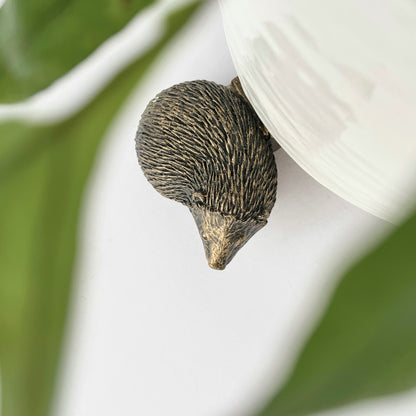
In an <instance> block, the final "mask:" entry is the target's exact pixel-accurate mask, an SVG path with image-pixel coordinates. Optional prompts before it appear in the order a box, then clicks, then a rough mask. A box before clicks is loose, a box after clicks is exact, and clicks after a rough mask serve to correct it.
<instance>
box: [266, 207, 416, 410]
mask: <svg viewBox="0 0 416 416" xmlns="http://www.w3.org/2000/svg"><path fill="white" fill-rule="evenodd" d="M415 386H416V214H415V215H413V216H412V217H411V218H410V219H409V220H408V221H407V222H406V223H404V224H403V225H402V226H401V227H400V228H398V229H397V230H395V231H394V232H393V233H392V234H391V235H390V236H389V237H388V238H387V239H386V240H385V241H384V242H383V243H381V244H380V245H379V246H378V247H377V248H376V249H375V250H373V251H372V252H371V253H370V254H368V255H367V256H366V257H364V258H363V259H362V260H361V261H360V262H358V263H357V264H356V265H355V266H354V267H352V268H351V269H350V270H349V271H348V272H347V273H346V274H345V276H344V277H343V278H342V280H341V281H340V283H339V285H338V287H337V289H336V291H335V293H334V295H333V297H332V299H331V300H330V303H329V306H328V308H327V310H326V312H325V313H324V315H323V317H322V319H321V321H320V323H319V324H318V326H317V328H316V329H315V330H314V332H313V333H312V336H311V337H310V339H309V340H308V342H307V343H306V345H305V347H304V348H303V351H302V352H301V354H300V356H299V358H298V360H297V362H296V365H295V367H294V370H293V372H292V374H291V375H290V377H289V379H288V380H287V382H286V383H285V385H284V386H283V388H282V389H281V390H280V391H279V392H278V393H277V395H276V396H275V398H274V399H273V400H272V401H271V402H270V403H269V404H268V406H267V407H266V408H265V409H264V410H263V411H262V412H260V413H259V415H261V416H295V415H296V416H301V415H302V416H303V415H309V414H311V413H313V412H317V411H321V410H325V409H329V408H333V407H337V406H341V405H345V404H348V403H352V402H355V401H358V400H362V399H368V398H373V397H378V396H382V395H388V394H393V393H398V392H402V391H405V390H408V389H410V388H412V387H415Z"/></svg>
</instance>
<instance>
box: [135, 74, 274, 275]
mask: <svg viewBox="0 0 416 416" xmlns="http://www.w3.org/2000/svg"><path fill="white" fill-rule="evenodd" d="M243 94H244V93H243V92H242V89H241V85H240V84H239V81H238V79H235V80H233V83H232V85H231V87H230V88H229V87H225V86H222V85H218V84H215V83H213V82H208V81H192V82H184V83H181V84H178V85H174V86H173V87H171V88H168V89H166V90H164V91H162V92H161V93H159V94H158V95H157V96H156V97H155V98H154V99H153V100H151V102H150V103H149V104H148V106H147V108H146V110H145V111H144V113H143V115H142V117H141V121H140V125H139V128H138V131H137V135H136V150H137V156H138V159H139V163H140V165H141V167H142V169H143V172H144V174H145V176H146V178H147V179H148V181H149V182H150V183H151V184H152V185H153V187H154V188H155V189H156V190H157V191H158V192H160V193H161V194H162V195H163V196H165V197H167V198H170V199H173V200H175V201H178V202H181V203H182V204H184V205H186V206H187V207H189V209H190V211H191V213H192V214H193V216H194V218H195V221H196V223H197V225H198V229H199V232H200V234H201V237H202V239H203V242H204V247H205V252H206V256H207V259H208V262H209V265H210V266H211V267H213V268H216V269H224V268H225V266H226V264H227V263H228V262H229V261H230V260H231V259H232V257H233V256H234V255H235V254H236V252H237V251H238V250H239V248H241V247H242V246H243V245H244V244H245V243H246V242H247V241H248V239H249V238H250V237H251V236H252V235H254V233H255V232H256V231H257V230H259V229H260V228H262V227H263V226H264V225H265V224H266V222H267V218H268V216H269V214H270V211H271V210H272V208H273V205H274V203H275V200H276V187H277V171H276V165H275V161H274V157H273V151H272V143H271V137H270V135H269V134H268V132H267V130H266V129H265V128H264V126H263V124H262V123H261V121H260V119H259V118H258V116H257V115H256V113H255V112H254V110H253V109H252V107H251V105H250V104H249V102H248V101H246V98H245V96H244V95H243Z"/></svg>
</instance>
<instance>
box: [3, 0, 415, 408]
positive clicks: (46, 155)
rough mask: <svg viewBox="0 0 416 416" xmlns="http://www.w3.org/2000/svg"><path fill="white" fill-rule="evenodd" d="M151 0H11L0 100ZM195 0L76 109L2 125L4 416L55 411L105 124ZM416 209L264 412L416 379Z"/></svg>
mask: <svg viewBox="0 0 416 416" xmlns="http://www.w3.org/2000/svg"><path fill="white" fill-rule="evenodd" d="M150 3H151V1H150V0H103V1H98V0H88V1H87V0H73V1H69V0H44V1H42V2H40V1H39V0H8V1H7V2H6V4H5V6H3V8H2V9H0V101H14V100H18V99H21V98H25V97H27V96H29V95H31V94H33V93H34V92H36V91H38V90H40V89H42V88H44V87H46V86H48V85H49V84H50V83H51V82H53V81H54V80H56V79H57V78H59V77H60V76H62V75H63V74H64V73H65V72H67V71H68V70H69V69H71V68H72V67H73V66H74V65H76V64H77V63H79V62H80V61H82V60H83V59H84V58H86V57H87V56H88V55H89V54H90V53H91V52H92V51H93V50H94V49H96V48H97V47H98V46H99V45H100V44H101V43H102V42H103V41H104V40H105V39H106V38H108V37H109V36H110V35H112V34H114V33H115V32H116V31H118V30H120V29H121V28H122V27H123V26H124V25H125V24H126V23H127V22H128V21H129V20H130V19H131V17H132V16H133V15H134V14H135V13H136V12H137V11H138V10H141V9H142V8H144V7H145V6H147V5H148V4H150ZM198 4H199V2H195V3H194V4H193V5H191V6H189V7H187V8H185V9H181V10H178V12H177V13H175V14H173V15H172V16H170V18H169V19H168V22H167V29H166V33H165V35H164V37H163V39H161V40H160V41H159V43H158V44H157V45H155V46H154V47H153V49H152V50H150V51H149V52H147V53H146V54H144V55H143V56H141V57H140V58H139V59H137V60H136V62H134V63H133V64H131V65H130V66H129V67H127V68H126V69H124V70H123V71H122V72H121V73H120V74H119V75H118V76H117V77H116V78H115V79H114V80H113V81H112V82H111V83H110V84H109V85H108V86H107V87H106V88H105V89H104V90H103V91H102V92H101V93H100V94H99V95H98V96H97V97H96V98H94V99H93V100H92V101H91V102H90V103H89V104H88V105H87V106H86V107H85V108H83V109H82V110H80V111H79V112H78V113H77V114H75V115H74V116H72V117H71V118H69V119H67V120H64V121H62V122H58V123H54V124H51V125H43V126H38V125H30V124H23V123H16V122H13V123H3V124H1V125H0V196H1V197H0V230H1V232H0V277H1V279H0V361H1V372H2V415H3V416H46V415H47V414H48V412H49V410H50V405H51V397H52V393H53V389H54V383H55V379H56V371H57V368H58V364H59V358H60V350H61V344H62V338H63V333H64V328H65V319H66V314H67V306H68V300H69V293H70V289H71V280H72V274H73V268H74V267H73V264H74V259H75V256H76V241H77V229H78V220H79V211H80V205H81V202H82V198H83V193H84V189H85V184H86V182H87V180H88V176H89V174H90V171H91V168H92V166H93V163H94V159H95V155H96V153H97V149H98V148H99V145H100V143H101V140H102V137H103V135H104V134H105V131H106V129H107V128H108V126H109V124H110V123H111V121H112V119H113V118H114V116H115V114H116V113H117V111H118V110H119V108H120V106H121V105H122V104H123V102H124V101H125V99H126V97H127V96H128V95H129V93H130V91H131V89H132V88H133V87H134V85H135V84H136V83H137V82H138V81H139V80H140V78H141V77H142V76H143V74H144V73H145V71H146V70H148V69H149V67H150V65H151V63H152V62H153V60H154V58H155V57H156V56H157V54H158V53H159V52H160V51H161V49H162V48H163V47H164V46H165V45H166V43H167V42H168V41H169V39H170V38H172V36H174V34H175V33H176V32H177V31H178V30H179V29H180V28H181V27H182V26H183V24H184V23H185V22H186V21H187V19H188V18H189V17H190V16H191V15H192V13H193V12H194V11H195V9H196V8H197V7H198ZM415 247H416V216H413V217H412V218H411V219H410V220H409V221H408V222H406V223H405V224H403V225H402V226H401V227H400V228H399V229H398V230H396V231H395V232H394V233H393V234H392V235H391V236H390V237H389V238H388V239H387V240H386V241H385V242H383V243H382V244H381V245H380V246H379V247H378V248H376V249H375V250H373V252H372V253H370V254H369V255H368V256H366V257H365V258H364V259H363V260H362V261H361V262H359V263H358V264H357V265H356V266H354V267H353V268H352V269H351V270H350V271H349V272H348V273H347V274H346V275H345V276H344V278H343V279H342V280H341V282H340V285H339V287H338V288H337V289H336V291H335V293H334V296H333V298H332V299H331V301H330V303H329V307H328V308H327V310H326V312H325V313H324V315H323V317H322V320H321V322H320V323H319V324H318V326H317V328H316V329H315V330H314V332H313V333H312V335H311V337H310V339H309V340H308V341H307V343H306V345H305V347H304V349H303V351H302V352H301V354H300V356H299V358H298V360H297V362H296V364H295V366H294V369H293V372H292V374H291V375H290V376H289V378H288V380H287V382H286V383H285V384H284V386H283V388H282V389H280V391H279V392H277V394H276V396H275V397H274V398H273V399H272V400H271V401H270V403H269V404H268V405H267V406H266V407H265V408H264V409H263V411H262V412H260V415H261V416H301V415H308V414H310V413H313V412H316V411H320V410H325V409H329V408H333V407H336V406H340V405H344V404H347V403H351V402H354V401H357V400H361V399H365V398H370V397H377V396H380V395H385V394H392V393H396V392H399V391H404V390H406V389H409V388H411V387H413V386H415V385H416V327H415V324H414V322H415V321H416V301H415V299H416V256H415V255H414V252H415Z"/></svg>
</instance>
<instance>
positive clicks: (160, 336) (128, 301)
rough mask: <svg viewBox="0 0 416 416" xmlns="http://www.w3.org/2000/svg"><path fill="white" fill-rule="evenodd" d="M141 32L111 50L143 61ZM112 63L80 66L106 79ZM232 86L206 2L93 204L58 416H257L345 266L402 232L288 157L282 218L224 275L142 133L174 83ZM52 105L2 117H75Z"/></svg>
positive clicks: (120, 123)
mask: <svg viewBox="0 0 416 416" xmlns="http://www.w3.org/2000/svg"><path fill="white" fill-rule="evenodd" d="M170 3H172V4H173V3H174V2H170ZM144 24H145V23H144V21H143V19H138V20H137V21H136V22H134V24H133V25H130V27H129V28H128V29H127V31H125V32H124V34H121V35H118V37H116V38H115V39H113V40H111V41H110V42H108V44H107V45H106V46H105V47H104V48H102V49H103V50H101V52H100V53H101V55H102V54H104V55H105V54H106V53H107V55H108V58H106V59H107V60H108V59H112V60H114V59H113V58H112V54H114V53H115V51H118V50H120V51H123V50H124V49H123V47H122V46H120V47H119V49H118V46H119V45H121V44H123V42H124V45H125V48H126V50H130V52H125V54H127V55H128V54H129V53H130V58H128V59H127V58H126V61H128V60H129V59H131V57H132V56H134V54H135V53H139V52H140V47H143V45H142V46H140V42H137V43H136V42H135V41H134V39H138V38H137V36H139V35H138V33H142V35H141V36H142V37H143V33H145V34H146V33H148V32H147V30H143V25H144ZM141 25H142V26H141ZM150 26H151V27H152V29H149V31H153V30H156V32H155V33H157V27H156V28H155V24H154V22H153V23H152V25H150ZM147 27H149V25H148V26H147ZM149 33H150V32H149ZM152 33H153V32H152ZM123 36H124V37H123ZM129 36H130V37H129ZM134 36H136V38H134ZM152 36H156V35H155V34H154V33H153V35H152ZM139 37H140V36H139ZM149 37H150V34H149ZM117 42H119V44H118V43H117ZM106 48H107V49H106ZM111 48H113V49H111ZM135 48H136V49H137V50H136V52H134V50H135ZM106 51H107V52H106ZM109 51H110V52H109ZM111 51H112V52H111ZM131 51H133V52H131ZM120 53H121V54H122V52H120ZM101 55H100V56H101ZM127 55H126V56H127ZM103 62H104V63H101V64H100V63H99V57H98V58H96V60H95V61H94V60H92V61H90V62H89V63H88V62H86V63H85V64H83V65H84V66H88V65H90V66H91V65H96V69H97V71H100V70H101V69H100V68H104V65H105V62H106V61H105V59H104V58H103ZM107 62H108V61H107ZM100 65H101V67H100ZM80 70H82V68H81V69H80V68H78V71H80ZM116 70H117V68H115V69H114V70H113V73H114V72H116ZM93 72H94V71H91V74H90V78H89V79H91V80H92V78H93ZM110 72H111V71H110ZM74 74H75V75H74ZM76 76H77V75H76V71H73V73H72V74H71V75H70V76H69V78H68V79H66V80H63V81H62V82H63V83H64V85H66V87H65V88H68V90H71V89H72V90H73V89H74V88H73V85H74V84H72V85H71V82H72V83H76V82H78V83H79V82H81V83H82V82H83V83H84V84H83V86H84V87H83V89H85V90H87V92H86V93H85V94H86V97H87V96H88V91H90V93H91V94H92V93H93V92H91V91H93V88H94V85H96V84H94V82H91V84H92V85H91V86H90V83H88V82H87V81H85V80H84V81H76V80H75V79H76ZM234 76H235V69H234V67H233V64H232V62H231V59H230V56H229V52H228V48H227V45H226V43H225V38H224V34H223V29H222V22H221V16H220V14H219V10H218V6H217V4H216V3H215V2H207V3H206V5H205V6H204V8H203V10H201V12H200V13H198V15H197V16H196V18H195V19H194V20H193V21H192V23H191V24H190V25H188V27H187V28H186V29H185V30H184V31H183V32H182V33H181V34H180V36H179V37H177V38H176V39H175V40H174V41H173V42H172V43H171V44H170V47H169V48H168V50H166V51H165V52H164V53H163V55H162V56H160V58H159V59H158V60H157V62H156V64H155V65H154V67H153V68H152V70H151V71H150V73H149V74H148V75H147V77H146V79H145V80H144V82H143V83H142V84H141V86H140V87H139V88H138V89H137V90H136V91H134V94H133V95H132V96H131V98H130V100H129V101H128V103H126V105H125V107H124V109H123V111H122V113H121V114H120V115H119V117H118V118H117V120H116V121H115V122H114V123H113V125H112V128H111V131H109V132H108V134H107V137H106V139H105V143H104V146H103V147H102V149H101V152H100V155H99V157H98V162H97V164H96V167H95V170H94V173H93V176H92V178H91V180H90V182H89V186H88V192H87V196H86V201H85V204H84V211H83V217H82V229H81V246H80V250H79V261H78V264H77V278H76V282H75V287H74V294H73V299H72V309H71V314H70V325H69V328H68V333H67V343H66V347H65V360H64V364H63V366H62V371H61V377H60V385H59V395H58V400H57V401H56V403H55V412H54V413H55V414H56V415H58V416H91V415H100V416H110V415H111V416H113V415H125V416H129V415H146V416H162V415H163V416H164V415H174V416H214V415H222V416H229V415H232V416H237V415H238V416H241V415H248V414H250V410H252V409H253V408H255V406H256V405H257V404H258V403H261V402H262V400H263V399H264V398H265V397H266V396H267V395H268V394H270V392H271V391H273V389H274V387H275V385H276V383H278V382H282V380H283V377H284V375H285V374H286V372H287V371H288V370H289V368H290V363H291V360H292V359H293V358H294V357H295V356H296V353H297V351H298V350H299V348H300V343H301V342H302V340H304V339H305V336H306V335H305V334H306V332H307V331H308V330H309V328H310V325H311V323H312V322H313V321H314V319H315V318H316V316H317V315H319V313H320V311H321V310H322V307H323V306H322V305H323V303H322V302H324V300H325V299H326V298H327V296H328V294H329V293H330V291H331V288H332V287H333V286H334V284H335V282H336V277H337V273H338V271H339V270H343V269H344V268H345V267H346V265H347V264H348V262H349V261H350V260H351V259H353V258H355V256H357V255H358V254H359V253H361V252H363V251H365V250H366V247H367V246H368V245H371V242H372V241H374V240H376V239H377V237H379V236H380V235H381V234H383V233H385V232H386V231H387V230H388V228H390V226H389V225H387V224H386V223H384V222H383V221H381V220H379V219H377V218H375V217H372V216H371V215H370V214H367V213H365V212H363V211H361V210H360V209H358V208H356V207H354V206H352V205H350V204H349V203H347V202H345V201H343V200H342V199H340V198H339V197H337V196H335V195H334V194H332V193H331V192H330V191H328V190H327V189H326V188H324V187H323V186H321V185H319V184H318V183H317V182H316V181H314V180H313V179H312V178H311V177H310V176H308V175H307V174H306V173H305V172H304V171H302V170H301V169H300V168H299V167H298V166H297V165H296V164H295V163H294V162H293V161H292V160H291V159H290V158H289V157H288V156H287V155H286V154H285V153H284V152H283V151H282V150H281V151H279V152H278V153H277V154H276V159H277V164H278V171H279V188H278V192H279V197H278V201H277V204H276V207H275V208H274V210H273V212H272V215H271V217H270V221H269V224H268V225H267V226H266V227H265V228H264V229H263V230H262V231H260V232H259V233H258V234H257V235H256V236H255V237H254V238H253V239H252V240H251V241H250V242H249V243H248V244H247V245H246V246H245V247H244V248H243V249H242V250H241V251H240V252H239V253H238V255H237V256H236V258H235V259H234V260H233V261H232V262H231V264H230V265H229V266H228V267H227V269H226V270H225V271H223V272H218V271H213V270H211V269H209V268H208V265H207V264H206V260H205V258H204V253H203V247H202V243H201V241H200V238H199V235H198V232H197V229H196V226H195V224H194V223H193V219H192V217H191V215H190V213H189V212H188V211H187V209H186V208H185V207H184V206H181V205H179V204H177V203H175V202H173V201H169V200H167V199H164V198H162V197H161V196H160V195H159V194H158V193H157V192H156V191H154V190H153V188H152V187H151V186H150V185H149V184H148V183H147V182H146V180H145V178H144V176H143V175H142V173H141V171H140V169H139V166H138V163H137V159H136V155H135V150H134V135H135V130H136V128H137V124H138V120H139V116H140V114H141V112H142V111H143V109H144V107H145V105H146V103H147V102H148V101H149V100H150V99H151V98H152V97H153V96H154V95H155V94H156V93H157V92H159V91H160V90H161V89H163V88H166V87H168V86H170V85H172V84H174V83H177V82H181V81H185V80H192V79H209V80H213V81H217V82H219V83H224V84H227V83H229V82H230V80H231V79H232V78H233V77H234ZM71 77H72V78H71ZM85 79H88V78H85ZM62 82H61V83H57V85H55V86H52V88H50V89H49V91H48V92H47V94H49V96H51V95H53V94H54V88H55V89H56V88H62ZM59 85H61V87H59ZM77 85H78V86H79V84H77ZM44 97H45V94H44V96H43V98H42V97H40V98H39V96H38V97H37V98H36V97H35V104H33V100H32V102H30V101H29V103H26V104H24V105H23V106H22V105H20V106H17V107H16V106H14V107H7V108H6V107H3V109H2V111H3V115H6V114H7V115H8V116H10V114H11V113H13V112H14V114H17V115H18V116H19V117H23V116H24V117H27V116H28V115H29V116H30V115H31V118H35V119H36V118H38V119H42V117H43V116H42V111H43V112H44V113H47V109H48V105H49V108H52V107H51V103H53V106H54V107H57V106H59V105H61V107H62V108H61V109H58V110H55V117H60V116H62V115H63V114H65V112H67V113H69V112H71V111H73V110H71V108H70V107H71V105H70V104H68V102H67V103H66V104H65V103H63V104H61V103H59V105H58V103H57V99H55V101H54V100H53V99H48V98H44ZM36 99H37V100H38V101H36ZM42 100H43V101H42ZM65 105H66V107H65ZM22 108H23V109H22ZM60 111H61V113H60ZM33 114H35V115H33ZM0 115H1V114H0ZM352 307H353V305H352ZM305 331H306V332H305ZM415 403H416V398H415V396H414V395H412V394H407V395H403V396H401V397H399V398H396V399H394V400H388V401H374V402H368V403H367V404H360V405H357V406H354V407H351V408H349V409H345V410H343V411H338V412H331V413H328V414H333V415H335V414H336V415H345V416H347V415H363V416H364V415H365V416H367V415H368V416H370V415H371V416H372V415H392V414H394V415H413V414H414V412H415V410H414V409H416V406H415Z"/></svg>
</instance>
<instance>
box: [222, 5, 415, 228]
mask: <svg viewBox="0 0 416 416" xmlns="http://www.w3.org/2000/svg"><path fill="white" fill-rule="evenodd" d="M219 3H220V6H221V10H222V15H223V22H224V29H225V33H226V37H227V42H228V46H229V49H230V52H231V55H232V58H233V61H234V64H235V66H236V70H237V73H238V75H239V77H240V80H241V83H242V85H243V88H244V90H245V92H246V94H247V96H248V98H249V100H250V101H251V103H252V104H253V107H254V108H255V110H256V112H257V113H258V115H259V116H260V118H261V119H262V121H263V122H264V124H265V125H266V127H267V128H268V129H269V131H270V132H271V134H272V135H273V136H274V137H275V138H276V140H277V141H278V142H279V143H280V144H281V146H282V147H283V148H284V149H285V150H286V151H287V152H288V153H289V154H290V156H291V157H292V158H293V159H294V160H295V161H296V162H297V163H298V164H299V165H300V166H301V167H303V169H305V170H306V171H307V172H308V173H309V174H310V175H312V176H313V177H314V178H315V179H316V180H318V181H319V182H320V183H321V184H323V185H325V186H326V187H328V188H329V189H331V190H332V191H333V192H335V193H336V194H338V195H339V196H341V197H343V198H344V199H346V200H348V201H350V202H351V203H353V204H355V205H357V206H359V207H361V208H362V209H364V210H366V211H368V212H370V213H372V214H374V215H376V216H378V217H381V218H383V219H386V220H388V221H391V222H396V221H398V220H399V219H400V218H401V217H402V215H403V213H404V212H405V211H406V209H407V207H408V206H409V204H410V203H411V202H414V195H415V192H414V191H415V186H416V183H415V178H416V47H415V44H416V1H414V0H365V1H363V0H314V1H310V0H255V1H253V0H219Z"/></svg>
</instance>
